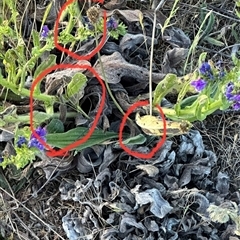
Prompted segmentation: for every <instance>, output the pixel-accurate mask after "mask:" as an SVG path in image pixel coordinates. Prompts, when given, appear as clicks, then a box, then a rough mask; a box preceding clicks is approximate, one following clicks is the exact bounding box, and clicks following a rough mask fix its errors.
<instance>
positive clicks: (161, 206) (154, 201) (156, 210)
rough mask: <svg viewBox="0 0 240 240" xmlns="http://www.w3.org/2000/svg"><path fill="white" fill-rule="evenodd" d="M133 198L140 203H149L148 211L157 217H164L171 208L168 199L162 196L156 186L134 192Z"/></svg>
mask: <svg viewBox="0 0 240 240" xmlns="http://www.w3.org/2000/svg"><path fill="white" fill-rule="evenodd" d="M135 198H136V201H137V203H138V204H140V205H144V204H148V203H150V204H151V206H150V211H151V212H152V213H153V214H154V215H155V216H156V217H158V218H164V217H165V216H166V215H167V214H168V213H169V212H170V211H171V210H172V207H171V206H170V204H169V203H168V201H166V200H165V199H164V198H163V197H162V195H161V193H160V191H159V190H158V189H156V188H152V189H148V190H146V191H144V192H140V193H138V192H135Z"/></svg>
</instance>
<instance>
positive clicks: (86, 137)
mask: <svg viewBox="0 0 240 240" xmlns="http://www.w3.org/2000/svg"><path fill="white" fill-rule="evenodd" d="M59 68H64V69H68V68H83V69H88V70H89V71H91V72H92V73H93V74H94V75H95V77H96V78H97V80H98V81H99V83H100V85H101V86H102V98H101V102H100V105H99V109H98V111H97V114H96V117H95V119H94V121H93V124H92V126H91V128H90V129H89V132H88V133H87V134H86V135H85V136H84V137H83V138H82V139H79V140H78V141H76V142H74V143H72V144H69V145H68V146H66V147H65V148H63V149H61V150H58V151H57V150H54V149H53V148H52V147H51V146H49V145H48V144H47V143H46V142H44V141H43V140H42V139H41V138H40V136H39V135H38V134H37V133H36V132H35V130H34V126H33V94H34V88H35V87H36V85H37V84H38V83H39V82H40V81H41V80H42V78H43V77H44V76H46V75H47V74H48V73H50V72H52V71H54V70H56V69H59ZM105 98H106V88H105V85H104V83H103V81H102V79H101V78H100V76H99V75H98V73H97V72H96V71H95V69H93V68H92V67H90V66H88V65H77V64H76V65H71V64H59V65H54V66H52V67H50V68H47V69H45V70H44V71H43V72H42V73H41V74H40V75H38V77H37V78H36V79H35V80H34V82H33V84H32V86H31V90H30V129H31V131H32V133H33V135H34V137H36V138H37V139H38V141H39V142H40V143H41V144H42V145H43V146H44V147H45V148H46V149H48V150H49V152H47V155H48V156H51V157H53V156H60V155H64V154H65V153H66V152H67V151H69V150H71V149H72V148H75V147H77V146H78V145H80V144H82V143H84V142H86V141H87V140H88V139H89V138H90V137H91V135H92V134H93V132H94V130H95V128H96V126H97V123H98V120H99V118H100V117H101V113H102V111H103V108H104V103H105Z"/></svg>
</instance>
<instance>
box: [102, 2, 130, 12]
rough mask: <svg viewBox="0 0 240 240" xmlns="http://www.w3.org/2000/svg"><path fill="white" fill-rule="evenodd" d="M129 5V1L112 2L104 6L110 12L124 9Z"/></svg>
mask: <svg viewBox="0 0 240 240" xmlns="http://www.w3.org/2000/svg"><path fill="white" fill-rule="evenodd" d="M126 4H127V0H111V1H110V2H107V3H105V4H104V5H103V7H104V8H106V9H108V10H114V9H120V8H124V7H125V6H126Z"/></svg>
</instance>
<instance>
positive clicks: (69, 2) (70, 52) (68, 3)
mask: <svg viewBox="0 0 240 240" xmlns="http://www.w3.org/2000/svg"><path fill="white" fill-rule="evenodd" d="M74 1H75V0H69V1H67V2H66V3H65V4H64V5H63V6H62V8H61V10H60V11H59V13H58V16H57V20H56V23H55V25H54V45H55V47H56V48H57V49H58V50H60V51H62V52H65V53H66V54H68V55H69V56H71V57H72V58H75V59H77V60H89V59H90V58H92V57H93V56H94V55H95V54H96V53H97V52H99V51H100V49H101V48H102V47H103V45H104V44H105V41H106V38H107V24H106V22H107V13H106V11H104V13H103V16H104V20H103V36H102V39H101V41H100V43H99V44H98V46H96V48H95V49H94V50H92V51H91V53H89V54H88V55H86V56H79V55H77V54H76V53H74V52H72V51H70V50H69V49H67V48H64V47H62V46H60V44H59V43H58V26H59V22H60V17H61V15H62V13H63V11H64V10H66V8H67V7H68V6H69V5H70V4H71V3H73V2H74ZM95 2H100V3H103V0H102V1H95Z"/></svg>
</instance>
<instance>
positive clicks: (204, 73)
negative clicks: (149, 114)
mask: <svg viewBox="0 0 240 240" xmlns="http://www.w3.org/2000/svg"><path fill="white" fill-rule="evenodd" d="M205 58H206V53H203V54H201V56H200V58H199V69H198V70H196V71H195V72H193V73H191V74H187V75H185V76H184V77H177V76H176V75H174V74H167V76H166V77H165V78H164V79H163V81H161V82H160V83H159V84H158V86H157V87H156V89H155V92H154V99H153V103H154V105H157V104H159V103H160V102H161V100H162V99H163V98H164V97H165V96H166V95H167V94H168V93H170V92H173V91H175V92H176V93H177V95H178V97H177V101H176V103H175V105H174V107H173V108H163V111H164V113H165V115H166V116H167V117H168V118H170V119H172V120H178V121H179V120H188V121H190V122H194V121H197V120H200V121H202V120H204V119H205V118H206V117H207V116H208V115H210V114H212V113H213V112H215V111H216V110H218V109H220V110H226V109H228V108H229V107H231V106H232V108H233V109H235V110H238V109H239V94H240V92H239V89H240V81H239V73H240V71H239V70H240V60H238V59H237V58H234V63H235V66H234V67H233V68H232V69H231V70H229V71H226V70H225V69H224V68H223V66H222V64H221V63H220V62H219V63H216V64H214V63H212V62H206V61H205ZM229 84H230V85H229ZM229 94H230V96H229Z"/></svg>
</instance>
